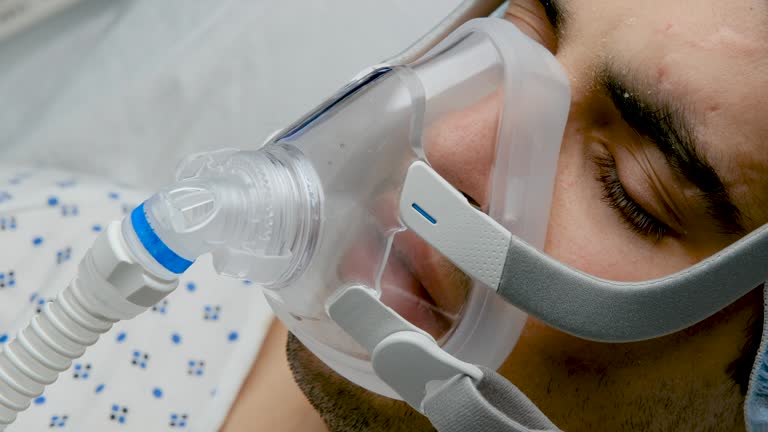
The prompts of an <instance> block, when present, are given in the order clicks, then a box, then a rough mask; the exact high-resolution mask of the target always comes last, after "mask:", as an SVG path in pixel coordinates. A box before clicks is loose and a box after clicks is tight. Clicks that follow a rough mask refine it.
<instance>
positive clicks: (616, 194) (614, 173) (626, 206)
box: [593, 154, 674, 242]
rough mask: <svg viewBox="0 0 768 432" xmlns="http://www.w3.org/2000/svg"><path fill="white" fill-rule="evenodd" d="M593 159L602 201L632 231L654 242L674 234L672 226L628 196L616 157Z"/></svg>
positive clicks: (603, 156) (606, 156) (596, 157)
mask: <svg viewBox="0 0 768 432" xmlns="http://www.w3.org/2000/svg"><path fill="white" fill-rule="evenodd" d="M593 161H594V163H595V165H596V166H597V177H596V179H597V181H598V182H600V184H601V186H602V187H603V201H604V202H605V203H606V204H608V206H609V207H611V208H612V209H614V210H616V211H617V212H618V213H619V216H621V218H622V220H623V221H624V222H625V223H626V224H627V225H628V226H629V227H630V228H631V229H632V231H634V232H635V233H637V234H639V235H641V236H643V237H648V238H650V239H652V240H654V241H656V242H658V241H660V240H661V239H662V238H664V237H666V236H669V235H673V234H674V230H673V229H672V228H670V227H669V226H668V225H667V224H665V223H664V222H662V221H660V220H659V219H657V218H656V217H655V216H653V215H652V214H650V213H648V211H647V210H645V209H644V208H643V206H641V205H640V204H638V203H637V201H635V200H634V199H632V197H631V196H629V194H628V193H627V191H626V189H624V185H623V184H622V183H621V179H620V178H619V170H618V169H617V167H616V159H614V158H613V156H612V155H610V154H600V155H596V156H594V157H593Z"/></svg>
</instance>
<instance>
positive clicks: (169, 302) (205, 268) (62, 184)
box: [0, 166, 271, 432]
mask: <svg viewBox="0 0 768 432" xmlns="http://www.w3.org/2000/svg"><path fill="white" fill-rule="evenodd" d="M148 195H149V194H148V193H141V192H137V191H133V190H131V189H130V188H127V187H124V186H119V185H115V184H111V183H109V182H107V181H105V180H103V179H99V178H94V177H89V176H85V175H77V174H72V173H67V172H63V171H52V170H36V169H22V168H18V167H10V166H6V167H0V244H1V245H2V247H0V343H2V344H5V343H8V342H9V341H11V340H12V339H13V338H14V335H15V334H16V331H17V330H19V329H20V328H23V327H24V326H25V325H26V324H27V323H28V322H29V320H30V318H31V317H32V316H33V315H34V314H35V313H37V312H38V311H39V310H40V308H41V307H42V306H43V305H44V304H45V302H47V301H49V300H51V299H53V298H55V296H56V293H57V292H58V291H59V290H60V289H62V288H63V287H64V286H66V285H67V284H68V283H69V281H70V280H71V279H72V278H73V276H74V275H75V272H76V268H77V265H78V263H79V261H80V259H81V258H82V256H83V255H84V254H85V252H86V251H87V249H88V247H89V246H90V245H91V243H92V242H93V240H94V239H95V237H96V236H97V235H98V234H99V233H100V232H102V231H103V230H104V229H105V226H106V225H107V224H108V223H109V222H110V221H112V220H116V219H122V218H123V217H124V216H125V215H126V214H128V213H129V212H130V211H131V210H132V209H133V208H134V207H135V206H136V205H137V204H138V203H140V202H141V201H142V200H143V199H145V198H146V197H147V196H148ZM198 261H199V262H197V263H195V264H194V265H193V266H192V267H191V268H190V270H189V271H188V272H187V274H185V275H183V276H182V277H181V280H180V283H179V287H178V288H177V289H176V291H175V292H173V293H172V294H171V295H169V296H168V297H166V299H164V300H162V301H161V302H160V303H159V304H157V305H156V306H154V307H152V308H150V309H149V310H148V311H146V312H144V313H143V314H141V315H139V316H138V317H137V318H135V319H133V320H130V321H124V322H119V323H117V324H115V325H114V326H113V328H112V329H111V330H110V331H109V332H107V333H106V334H105V335H103V336H102V337H101V339H100V340H99V341H98V342H97V343H96V345H94V346H93V347H91V348H89V349H88V350H87V351H86V353H85V355H84V356H83V357H82V358H80V359H77V360H75V361H74V362H73V364H72V367H71V368H70V369H69V370H67V371H65V372H63V373H62V374H61V375H60V376H59V379H58V381H57V382H55V383H54V384H52V385H50V386H48V388H46V390H45V392H44V393H43V395H42V396H40V397H38V398H37V399H35V400H34V401H33V402H32V405H31V406H30V408H29V409H28V410H27V411H25V412H22V413H20V414H19V417H18V419H17V421H16V422H15V423H14V424H13V425H12V426H10V427H9V428H8V429H7V431H9V432H21V431H23V432H34V431H50V430H56V431H59V430H60V431H77V432H83V431H85V432H88V431H99V432H102V431H176V430H179V431H181V430H193V431H212V430H217V429H218V427H219V426H220V424H221V422H222V421H223V419H224V418H225V416H226V414H227V411H228V410H229V407H230V406H231V404H232V402H233V401H234V398H235V397H236V395H237V392H238V390H239V387H240V384H241V383H242V382H243V380H244V379H245V377H246V376H247V373H248V371H249V370H250V366H251V364H252V362H253V359H254V358H255V356H256V354H257V352H258V349H259V346H260V344H261V342H262V339H263V337H264V334H265V331H266V329H267V327H268V325H269V322H270V320H271V315H270V312H269V308H268V306H267V305H266V303H265V301H264V299H263V297H262V294H261V293H260V292H259V290H258V289H257V288H256V287H254V286H253V285H251V284H250V283H248V282H247V281H238V280H233V279H228V278H225V277H221V276H218V275H216V274H215V273H214V272H213V270H212V267H211V263H210V259H206V258H201V259H200V260H198Z"/></svg>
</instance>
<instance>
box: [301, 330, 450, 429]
mask: <svg viewBox="0 0 768 432" xmlns="http://www.w3.org/2000/svg"><path fill="white" fill-rule="evenodd" d="M286 352H287V355H288V365H289V366H290V368H291V372H292V373H293V379H294V380H295V381H296V384H298V386H299V388H300V389H301V391H302V392H303V393H304V395H305V396H306V397H307V399H308V400H309V402H310V403H311V404H312V406H313V407H314V408H315V410H317V412H318V413H319V414H320V416H321V417H322V418H323V421H324V422H325V424H326V426H328V429H329V430H330V431H331V432H352V431H412V432H418V431H434V430H435V429H434V428H433V427H432V425H431V424H430V423H429V420H427V418H426V417H424V416H423V415H421V414H420V413H419V412H418V411H416V410H414V409H413V408H411V407H410V406H409V405H408V404H406V403H405V402H403V401H398V400H394V399H390V398H387V397H384V396H380V395H377V394H374V393H371V392H369V391H368V390H365V389H363V388H362V387H359V386H357V385H356V384H354V383H352V382H351V381H348V380H347V379H345V378H344V377H342V376H340V375H338V374H337V373H336V372H334V371H333V370H331V369H330V368H329V367H328V366H326V365H325V364H324V363H323V362H322V361H320V360H319V359H318V358H317V357H315V355H314V354H312V352H311V351H309V350H308V349H307V348H306V347H305V346H304V345H303V344H302V343H301V342H300V341H299V340H298V339H297V338H296V337H295V336H294V335H293V334H292V333H289V334H288V343H287V345H286Z"/></svg>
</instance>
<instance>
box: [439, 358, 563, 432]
mask: <svg viewBox="0 0 768 432" xmlns="http://www.w3.org/2000/svg"><path fill="white" fill-rule="evenodd" d="M481 370H482V371H483V378H482V379H481V380H480V381H479V382H474V381H473V380H472V379H471V378H470V377H468V376H466V375H462V376H457V377H455V378H453V379H452V380H450V381H448V382H446V383H445V384H443V385H442V386H440V387H438V388H436V389H431V391H428V392H427V397H426V398H425V399H424V412H425V414H426V415H427V417H428V418H429V420H430V421H431V422H432V425H434V426H435V428H437V430H439V431H440V432H498V431H505V432H533V431H556V430H559V429H558V428H557V426H555V425H554V424H553V423H552V422H551V421H549V419H548V418H547V416H545V415H544V414H543V413H542V412H541V411H540V410H539V409H538V408H537V407H536V405H534V404H533V402H531V401H530V400H529V399H528V398H527V397H526V396H525V395H524V394H523V392H521V391H520V390H519V389H518V388H517V387H515V386H514V385H512V384H511V383H510V382H509V381H507V380H506V379H505V378H504V377H502V376H501V375H499V374H498V373H496V372H494V371H493V370H490V369H487V368H481Z"/></svg>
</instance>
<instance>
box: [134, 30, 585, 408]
mask: <svg viewBox="0 0 768 432" xmlns="http://www.w3.org/2000/svg"><path fill="white" fill-rule="evenodd" d="M569 104H570V94H569V88H568V82H567V79H566V77H565V74H564V73H563V71H562V70H561V68H560V66H559V65H558V63H557V62H556V61H555V59H554V57H553V56H552V55H551V54H550V53H549V52H548V51H547V50H546V49H545V48H543V47H541V46H539V45H538V44H536V43H535V42H533V41H532V40H530V39H529V38H528V37H527V36H525V35H524V34H523V33H521V32H520V31H519V30H518V29H517V28H516V27H515V26H514V25H512V24H510V23H508V22H505V21H502V20H497V19H482V20H475V21H470V22H468V23H467V24H465V25H464V26H462V27H460V28H459V29H458V30H457V31H455V32H454V33H453V34H452V35H450V36H449V37H448V38H447V39H446V40H444V41H443V42H442V43H440V44H439V45H438V46H437V47H435V48H434V49H433V50H431V51H430V52H429V53H427V54H426V55H425V56H424V57H423V58H421V59H419V60H418V61H416V62H415V63H413V64H409V65H402V66H383V67H379V68H375V69H372V70H371V71H370V72H368V73H366V74H363V75H362V76H361V77H360V78H358V79H357V80H355V81H353V82H352V83H351V84H349V85H348V86H347V87H345V88H343V89H342V90H341V91H340V92H339V93H338V94H337V95H335V96H334V97H332V98H330V99H329V100H327V101H326V102H325V103H323V104H322V105H320V106H319V107H318V108H317V109H316V110H314V111H312V112H311V113H310V114H308V115H307V116H305V117H304V118H302V119H301V120H300V121H298V122H297V123H296V124H294V125H293V126H291V127H289V128H287V129H286V130H284V131H282V132H281V133H279V134H277V135H276V136H275V137H274V138H273V139H271V140H270V141H268V142H267V143H266V145H265V146H264V147H262V148H261V149H259V150H254V151H252V152H226V151H225V152H214V153H211V154H206V155H202V156H201V155H198V156H196V157H192V158H191V159H189V160H188V161H186V163H184V164H183V165H182V168H181V170H180V171H179V173H178V175H177V177H178V179H179V180H181V183H180V185H183V187H177V188H175V189H173V190H170V191H168V192H167V193H162V194H160V195H158V198H157V199H158V200H159V201H158V202H166V203H169V204H168V206H170V207H165V208H166V209H167V208H171V210H170V211H166V210H162V209H163V208H164V207H162V206H161V205H159V204H158V206H157V207H156V208H158V209H161V211H159V213H157V212H153V211H152V210H150V211H149V213H150V214H149V215H148V218H149V219H150V223H152V225H153V226H154V227H155V229H156V230H159V229H164V228H163V227H170V226H173V227H174V228H173V231H175V232H177V233H179V232H187V231H194V230H196V229H198V228H196V227H202V226H204V227H205V228H204V229H205V230H209V231H210V233H211V235H206V236H207V237H210V238H222V239H225V238H226V239H228V240H226V241H224V242H223V243H222V246H221V247H218V246H217V245H212V246H213V256H214V265H215V266H216V267H217V270H219V271H220V272H221V273H225V274H230V275H234V276H238V277H247V278H250V279H252V280H253V281H254V282H255V283H257V284H259V285H261V286H262V287H264V288H265V290H264V292H265V296H266V297H267V299H268V301H269V303H270V304H271V306H272V308H273V309H274V311H275V312H276V314H277V315H278V316H279V318H280V319H281V320H282V321H283V322H285V323H286V325H287V326H288V327H289V328H290V330H291V331H292V332H293V333H294V334H295V335H296V336H297V337H298V338H299V339H300V340H301V341H302V342H303V343H304V344H305V345H306V346H307V347H308V348H309V349H310V350H312V351H313V352H314V354H315V355H317V356H318V357H319V358H320V359H321V360H323V361H324V362H325V363H327V364H328V365H329V366H330V367H331V368H333V369H334V370H335V371H337V372H338V373H340V374H341V375H343V376H345V377H346V378H348V379H350V380H351V381H353V382H355V383H357V384H359V385H362V386H364V387H366V388H368V389H370V390H373V391H375V392H378V393H380V394H384V395H387V396H391V397H397V396H396V395H395V393H394V392H393V391H392V390H391V389H390V388H389V387H388V386H387V385H386V384H384V382H382V381H381V380H380V379H379V378H378V377H377V376H376V375H375V374H374V372H373V369H372V367H371V363H370V356H369V353H368V352H367V351H366V350H365V349H364V348H363V347H362V346H360V345H358V343H357V342H355V340H353V339H352V338H351V337H350V336H349V335H348V334H347V333H345V332H344V331H343V330H342V329H341V328H340V327H339V326H338V325H337V324H336V323H335V322H334V321H333V320H332V319H331V318H330V316H329V313H328V307H329V305H330V304H331V302H332V301H334V299H335V298H337V297H338V296H339V294H340V293H341V292H343V290H345V289H346V288H348V287H350V286H363V287H365V288H367V289H369V290H371V292H373V293H375V296H376V297H377V298H378V299H379V300H380V301H381V302H382V303H384V304H385V305H387V306H389V308H391V309H392V310H393V311H394V312H396V313H397V314H398V315H400V316H401V317H402V318H404V319H406V320H407V321H409V322H410V323H411V324H413V325H415V326H416V327H418V328H420V329H421V330H423V331H425V332H426V333H429V334H430V335H431V336H432V337H433V338H434V339H435V340H436V341H437V343H438V344H439V345H440V346H441V347H442V348H443V349H444V350H446V351H447V352H449V353H450V354H452V355H454V356H456V357H458V358H459V359H461V360H464V361H466V362H469V363H474V364H480V365H486V366H489V367H494V368H495V367H498V366H499V365H500V364H501V362H502V361H503V359H504V358H505V357H506V356H507V354H508V353H509V352H510V351H511V349H512V347H513V346H514V344H515V342H516V341H517V338H518V336H519V334H520V331H521V329H522V325H523V323H524V320H525V314H523V313H522V312H520V311H519V310H517V309H515V308H514V307H512V306H510V305H508V304H507V303H505V302H504V301H503V300H502V299H500V298H498V297H497V296H496V295H495V294H494V292H493V291H492V290H491V289H488V287H485V286H483V284H482V283H481V282H479V281H478V280H473V279H472V278H471V277H469V276H467V274H465V273H464V272H462V271H461V270H460V269H459V268H457V267H456V266H455V265H454V264H453V263H452V262H451V261H449V260H448V259H446V258H445V257H444V256H443V255H442V254H441V253H440V252H439V251H438V250H436V249H435V248H434V247H432V246H431V245H430V244H429V243H427V242H426V241H425V240H424V239H422V238H421V237H420V236H419V235H418V234H417V233H416V232H414V231H411V230H409V229H407V228H406V227H405V225H404V223H403V222H402V217H401V216H402V215H403V214H402V213H401V212H402V211H416V212H419V213H420V214H421V216H423V217H425V218H427V219H429V218H431V217H432V216H431V215H430V214H429V211H430V209H429V208H427V209H424V208H421V207H419V205H418V204H417V203H415V202H414V203H413V205H412V206H408V207H406V208H405V209H403V207H402V205H401V203H400V201H401V195H402V192H403V187H404V184H405V181H406V175H407V173H408V170H409V168H410V167H411V166H412V164H413V163H414V162H416V161H426V162H427V163H430V162H431V163H432V167H433V168H434V170H435V171H436V172H437V173H438V174H439V175H441V176H443V177H444V178H445V179H446V180H448V181H451V180H454V185H453V186H454V187H456V188H458V189H459V190H461V189H462V185H461V184H460V183H461V179H462V178H469V177H470V176H474V177H473V178H475V179H478V178H480V179H482V180H481V181H482V185H481V187H480V188H479V190H475V191H474V193H475V194H478V195H482V199H481V201H483V202H484V203H485V205H484V207H485V208H482V209H480V210H482V211H484V212H487V213H488V214H489V215H490V216H491V217H492V218H493V219H495V220H496V221H497V222H499V223H500V224H502V225H503V226H504V227H505V228H507V229H508V230H509V231H510V232H511V233H512V234H514V235H516V236H518V237H520V238H522V239H524V240H526V241H527V242H528V243H529V244H531V245H533V246H535V247H538V248H541V247H543V243H544V236H545V232H546V227H547V220H548V214H549V207H550V201H551V195H552V188H553V184H554V177H555V168H556V165H557V158H558V153H559V147H560V141H561V139H562V133H563V129H564V125H565V120H566V116H567V113H568V109H569ZM462 145H466V146H467V147H466V148H462V149H461V150H462V152H463V153H465V154H466V153H467V151H468V152H469V154H470V155H472V158H468V159H467V166H466V172H464V170H463V169H460V170H459V172H453V173H450V172H448V171H447V170H445V169H444V167H443V165H444V164H443V163H442V160H443V159H445V158H446V157H457V154H458V153H457V150H458V147H457V146H462ZM460 162H461V161H460ZM454 165H455V164H454ZM459 166H461V163H459ZM238 173H250V174H247V175H240V174H238ZM254 173H255V174H254ZM222 175H224V176H226V177H227V178H229V180H227V181H226V182H225V183H221V182H223V181H224V180H217V182H219V183H215V182H214V183H212V182H211V180H210V179H211V178H215V177H217V176H219V177H221V176H222ZM270 183H271V184H270ZM216 184H222V185H235V184H241V186H239V187H240V189H232V188H231V187H230V186H222V188H220V189H217V190H218V192H212V189H211V185H214V186H215V185H216ZM242 185H245V186H242ZM249 185H250V186H249ZM476 189H477V188H476ZM301 191H304V192H303V193H300V192H301ZM226 202H230V203H237V202H239V203H243V204H242V205H240V204H232V205H228V204H225V203H226ZM249 203H250V204H249ZM285 203H290V205H285ZM151 204H152V203H150V205H149V207H150V208H154V207H153V205H151ZM466 205H467V206H470V203H469V202H467V203H466ZM216 208H219V209H225V208H229V209H236V208H240V209H246V210H238V213H237V215H239V216H237V217H235V216H236V215H235V214H234V213H233V215H232V217H228V216H227V215H226V214H224V215H222V214H221V211H223V210H221V211H218V210H216ZM173 209H178V210H179V211H175V210H173ZM182 209H184V210H182ZM217 212H218V216H216V218H215V219H211V218H213V217H214V215H216V214H217ZM155 213H157V214H158V215H159V214H177V215H178V217H167V218H165V219H163V217H162V216H153V215H154V214H155ZM166 219H167V220H166ZM212 220H215V221H217V222H216V223H211V222H210V221H212ZM234 221H238V222H234ZM436 223H439V222H437V221H436ZM249 227H251V228H249ZM255 227H258V228H255ZM284 233H291V234H290V235H284ZM206 236H203V237H206ZM161 237H163V236H162V235H161ZM169 238H172V236H169ZM194 238H198V236H188V237H185V239H186V240H184V242H186V243H181V242H180V243H174V244H169V246H170V247H171V249H173V250H176V251H184V250H192V249H196V248H197V246H195V245H194V244H193V242H192V239H194ZM200 238H202V237H200ZM169 241H170V240H169ZM174 241H175V240H174ZM182 255H184V254H183V253H182ZM493 288H495V287H493Z"/></svg>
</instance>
